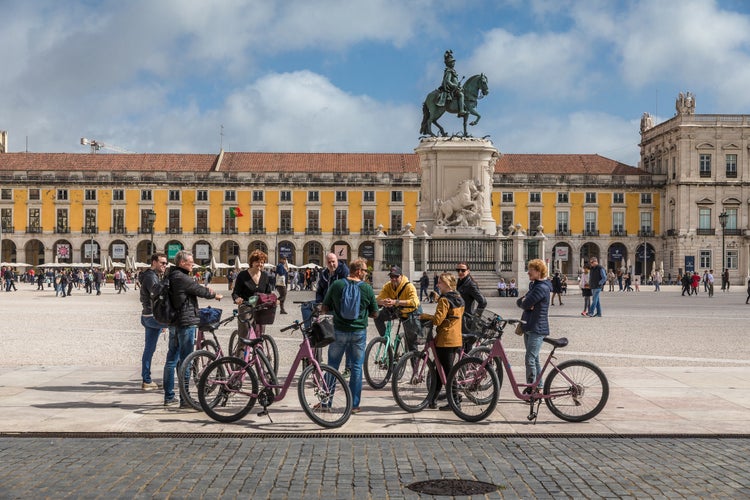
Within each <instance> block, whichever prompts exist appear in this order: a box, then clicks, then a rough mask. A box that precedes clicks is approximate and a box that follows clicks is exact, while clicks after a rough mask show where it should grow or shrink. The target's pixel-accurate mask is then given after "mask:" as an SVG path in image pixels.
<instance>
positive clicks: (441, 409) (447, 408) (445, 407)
mask: <svg viewBox="0 0 750 500" xmlns="http://www.w3.org/2000/svg"><path fill="white" fill-rule="evenodd" d="M438 410H440V411H450V410H451V405H443V406H441V407H440V408H438Z"/></svg>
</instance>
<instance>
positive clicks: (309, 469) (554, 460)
mask: <svg viewBox="0 0 750 500" xmlns="http://www.w3.org/2000/svg"><path fill="white" fill-rule="evenodd" d="M747 450H748V440H747V439H743V438H685V439H674V438H652V437H647V438H632V437H627V438H611V437H606V438H602V437H553V438H550V437H522V436H516V437H485V438H481V437H477V436H441V437H439V438H431V437H416V436H405V437H392V436H391V437H387V436H369V437H361V436H360V437H352V436H345V437H323V438H316V437H309V436H301V435H288V436H284V437H279V436H262V437H244V438H239V437H234V438H225V437H222V438H218V439H217V438H216V437H215V436H210V437H194V436H193V437H158V438H127V437H112V438H101V439H97V438H94V439H87V438H76V439H66V438H21V437H19V438H0V455H1V456H2V462H0V485H2V493H0V496H2V497H3V498H32V497H33V498H70V497H73V498H80V497H84V498H108V499H110V498H152V497H156V498H219V497H228V498H231V497H242V498H253V499H261V498H274V499H275V498H280V499H283V498H294V499H307V498H331V499H337V498H342V499H344V498H357V499H360V500H361V499H369V498H375V499H379V498H384V499H385V498H417V497H426V496H425V495H418V494H417V493H414V492H412V491H411V490H410V489H408V488H407V486H408V485H409V484H412V483H414V482H417V481H426V480H427V481H429V480H445V479H448V480H450V479H464V480H467V479H468V480H477V481H483V482H488V483H492V484H494V485H496V486H497V490H496V491H494V492H493V493H489V494H487V495H474V496H472V498H748V497H750V462H748V460H747ZM427 497H429V496H427Z"/></svg>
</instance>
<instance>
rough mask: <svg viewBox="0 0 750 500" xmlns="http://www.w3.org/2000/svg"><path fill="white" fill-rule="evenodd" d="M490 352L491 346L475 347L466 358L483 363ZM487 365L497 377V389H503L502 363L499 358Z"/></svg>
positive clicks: (493, 359)
mask: <svg viewBox="0 0 750 500" xmlns="http://www.w3.org/2000/svg"><path fill="white" fill-rule="evenodd" d="M490 351H492V347H491V346H486V345H484V346H479V347H475V348H474V349H472V350H471V351H469V354H468V357H470V358H479V359H481V360H482V361H484V360H485V359H487V357H488V356H489V355H490ZM488 365H489V366H492V368H493V369H494V370H495V375H497V383H498V386H497V389H498V391H499V390H500V389H501V388H502V387H503V362H502V361H501V360H500V358H492V359H491V360H490V362H489V364H488ZM488 383H489V380H488Z"/></svg>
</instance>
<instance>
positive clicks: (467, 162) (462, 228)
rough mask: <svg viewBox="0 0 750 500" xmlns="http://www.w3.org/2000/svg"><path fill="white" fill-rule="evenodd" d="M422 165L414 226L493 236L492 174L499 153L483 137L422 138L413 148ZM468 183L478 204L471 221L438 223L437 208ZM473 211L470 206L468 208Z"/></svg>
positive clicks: (433, 231)
mask: <svg viewBox="0 0 750 500" xmlns="http://www.w3.org/2000/svg"><path fill="white" fill-rule="evenodd" d="M415 151H416V152H417V154H418V155H419V161H420V165H421V167H422V186H421V196H422V201H421V204H420V206H419V215H418V218H417V227H423V225H424V226H425V227H426V233H427V234H429V235H434V236H446V235H456V236H465V237H469V238H471V237H476V236H479V235H484V236H494V235H495V232H496V222H495V221H494V219H493V218H492V208H491V196H492V174H493V172H494V168H495V162H496V161H497V159H498V158H499V156H500V153H499V152H498V150H497V149H495V147H494V146H493V145H492V142H491V141H488V140H486V139H474V138H455V137H451V138H445V137H439V138H435V137H432V138H425V139H422V140H421V141H420V143H419V146H417V148H416V150H415ZM467 181H468V182H471V183H472V184H473V186H471V188H472V193H473V194H472V196H473V198H472V199H473V200H474V201H475V202H476V204H477V205H478V207H477V208H476V210H475V211H474V214H472V215H475V220H470V218H467V219H468V220H462V221H460V222H453V223H451V224H443V225H441V224H440V207H441V205H442V204H443V203H445V202H446V201H448V202H451V201H452V200H454V199H458V198H459V196H457V191H459V189H460V186H462V183H464V182H467ZM472 210H474V208H472Z"/></svg>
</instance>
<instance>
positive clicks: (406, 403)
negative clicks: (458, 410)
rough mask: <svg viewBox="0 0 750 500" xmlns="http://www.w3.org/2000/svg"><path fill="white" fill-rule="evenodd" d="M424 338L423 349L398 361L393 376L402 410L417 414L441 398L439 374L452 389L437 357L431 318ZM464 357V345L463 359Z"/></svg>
mask: <svg viewBox="0 0 750 500" xmlns="http://www.w3.org/2000/svg"><path fill="white" fill-rule="evenodd" d="M421 339H425V340H424V347H423V348H422V350H416V351H410V352H408V353H406V354H405V355H404V356H402V357H401V359H400V360H399V361H398V363H397V364H396V367H395V368H394V369H393V373H392V375H391V391H392V393H393V399H394V400H395V401H396V404H397V405H398V406H399V407H401V409H402V410H404V411H406V412H409V413H416V412H418V411H421V410H423V409H424V408H425V407H426V406H427V405H428V404H429V403H430V401H435V400H436V399H437V394H435V392H437V383H436V378H435V377H440V381H441V382H442V383H443V387H445V388H446V392H448V393H450V392H451V391H450V390H448V387H449V386H448V385H447V384H446V381H447V374H446V373H445V370H443V365H441V364H440V363H439V362H436V360H437V345H436V342H435V335H434V332H433V325H432V322H431V321H422V334H421V335H420V339H419V340H418V343H419V342H420V341H421ZM463 356H464V351H463V348H462V349H461V350H460V353H459V359H461V358H462V357H463Z"/></svg>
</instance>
